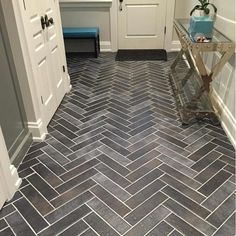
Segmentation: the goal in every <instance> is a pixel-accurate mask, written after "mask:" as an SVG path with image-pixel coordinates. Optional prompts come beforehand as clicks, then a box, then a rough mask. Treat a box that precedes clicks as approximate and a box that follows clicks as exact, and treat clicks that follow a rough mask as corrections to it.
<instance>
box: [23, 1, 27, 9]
mask: <svg viewBox="0 0 236 236" xmlns="http://www.w3.org/2000/svg"><path fill="white" fill-rule="evenodd" d="M23 4H24V9H25V10H26V5H25V0H23Z"/></svg>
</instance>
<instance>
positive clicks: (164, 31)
mask: <svg viewBox="0 0 236 236" xmlns="http://www.w3.org/2000/svg"><path fill="white" fill-rule="evenodd" d="M164 34H166V26H165V28H164Z"/></svg>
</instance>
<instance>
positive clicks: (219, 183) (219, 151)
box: [0, 53, 235, 236]
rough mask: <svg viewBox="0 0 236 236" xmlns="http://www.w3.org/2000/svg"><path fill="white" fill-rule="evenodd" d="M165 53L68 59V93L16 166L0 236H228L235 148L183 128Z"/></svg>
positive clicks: (196, 128) (220, 137)
mask: <svg viewBox="0 0 236 236" xmlns="http://www.w3.org/2000/svg"><path fill="white" fill-rule="evenodd" d="M168 56H169V61H168V62H160V61H149V62H148V61H140V62H116V61H115V54H114V53H101V54H100V57H99V58H98V59H76V57H69V58H68V69H69V72H70V76H71V83H72V86H73V88H72V91H71V92H70V93H69V94H68V95H66V97H65V98H64V100H63V102H62V104H61V105H60V107H59V109H58V110H57V112H56V114H55V115H54V117H53V119H52V121H51V123H50V125H49V134H48V136H47V138H46V140H45V141H44V142H42V143H33V144H32V146H31V148H30V149H29V151H28V154H27V155H26V157H25V158H24V160H23V163H22V164H21V165H20V167H19V169H18V171H19V175H20V177H21V178H23V183H22V185H21V189H20V191H18V192H17V193H16V195H15V197H14V199H13V200H12V201H11V202H10V203H7V204H6V205H5V207H4V208H3V209H2V210H1V211H0V236H8V235H9V236H10V235H17V236H21V235H22V236H31V235H40V236H46V235H48V236H52V235H60V236H64V235H68V236H73V235H82V236H96V235H100V236H118V235H125V236H144V235H146V236H158V235H160V236H165V235H171V236H178V235H190V236H198V235H217V236H222V235H227V236H231V235H232V236H233V235H234V222H235V214H234V212H235V203H234V199H235V194H234V190H235V183H234V174H235V169H234V166H235V154H234V148H233V146H232V145H231V144H230V142H229V140H228V138H227V136H226V135H225V133H224V131H223V130H222V129H221V128H220V127H215V126H212V125H210V124H194V125H191V126H188V127H183V126H181V122H180V120H179V117H178V112H177V110H176V106H175V100H174V98H173V94H172V89H171V86H170V83H169V78H168V73H169V65H170V62H171V61H172V60H173V57H174V56H175V54H171V53H170V54H169V55H168ZM232 206H234V207H232ZM13 232H14V233H13Z"/></svg>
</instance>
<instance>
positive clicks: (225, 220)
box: [212, 211, 235, 236]
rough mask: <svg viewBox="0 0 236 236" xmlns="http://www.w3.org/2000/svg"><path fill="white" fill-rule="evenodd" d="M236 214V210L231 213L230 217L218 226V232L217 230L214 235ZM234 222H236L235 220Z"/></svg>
mask: <svg viewBox="0 0 236 236" xmlns="http://www.w3.org/2000/svg"><path fill="white" fill-rule="evenodd" d="M234 214H235V211H234V212H233V213H232V214H231V215H229V217H228V218H227V219H226V220H225V221H224V222H223V223H222V224H221V225H220V226H219V227H218V228H217V230H216V232H215V233H214V234H213V235H212V236H214V235H215V234H216V233H217V232H218V231H219V230H220V229H221V227H222V226H224V225H225V223H226V222H227V220H229V219H230V217H232V216H233V215H234ZM234 223H235V222H234ZM234 226H235V225H234Z"/></svg>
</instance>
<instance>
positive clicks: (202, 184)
mask: <svg viewBox="0 0 236 236" xmlns="http://www.w3.org/2000/svg"><path fill="white" fill-rule="evenodd" d="M221 171H225V170H223V167H222V168H221V169H220V170H218V171H217V172H216V173H215V174H214V175H212V176H211V177H210V179H208V180H207V181H206V182H204V183H201V186H200V187H199V188H198V189H196V190H197V191H199V189H200V188H202V187H203V186H204V185H205V184H207V183H208V182H210V181H211V180H212V178H213V177H215V176H216V175H217V174H219V173H220V172H221ZM225 172H227V171H225ZM228 173H229V172H228ZM229 174H231V176H232V173H229ZM231 176H230V177H231ZM230 177H229V178H230ZM229 178H228V179H229ZM228 179H226V180H225V181H224V182H223V183H222V184H221V185H220V186H219V187H218V188H216V189H215V190H214V191H213V192H212V193H211V194H213V193H214V192H215V191H216V190H217V189H219V188H220V187H221V186H222V185H223V184H224V183H225V182H226V181H227V180H228ZM211 194H210V195H211ZM206 197H207V196H206Z"/></svg>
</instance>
